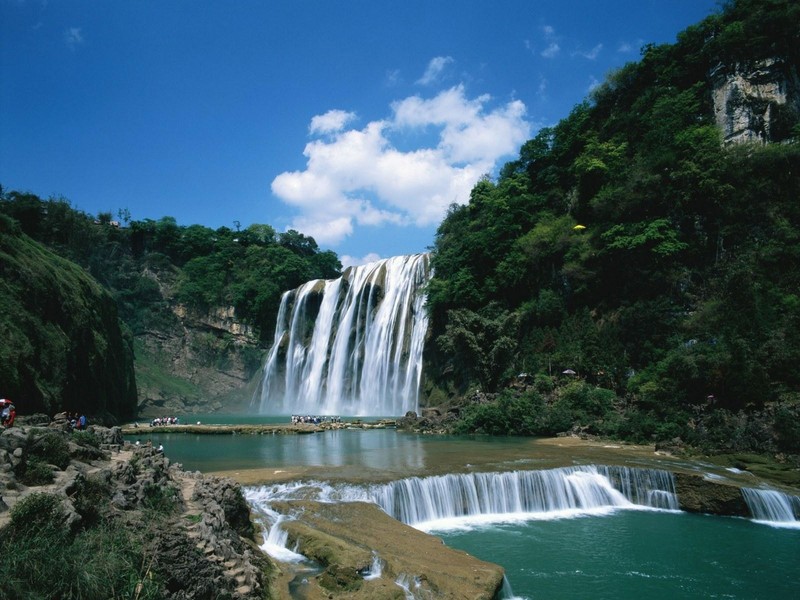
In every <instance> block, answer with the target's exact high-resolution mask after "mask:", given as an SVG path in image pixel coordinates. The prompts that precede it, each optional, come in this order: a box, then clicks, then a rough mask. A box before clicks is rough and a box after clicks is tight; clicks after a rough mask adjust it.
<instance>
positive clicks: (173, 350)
mask: <svg viewBox="0 0 800 600" xmlns="http://www.w3.org/2000/svg"><path fill="white" fill-rule="evenodd" d="M172 314H173V317H174V319H175V326H174V327H172V328H168V329H158V330H150V331H147V332H145V333H143V334H140V335H138V336H137V337H136V359H137V360H136V373H137V382H138V385H139V414H140V415H141V416H159V415H178V416H180V415H184V414H187V413H204V412H212V411H217V410H222V411H231V412H233V411H236V410H238V409H241V408H244V407H246V406H247V405H248V404H249V402H250V399H251V398H252V396H253V392H254V388H255V387H256V386H257V383H258V379H259V377H258V372H259V370H260V366H261V360H262V353H263V350H262V349H261V348H260V346H259V343H258V338H257V337H256V336H255V335H254V334H253V332H252V330H251V328H250V327H248V326H247V325H244V324H242V323H241V322H240V321H239V320H238V319H237V318H236V313H235V311H234V309H233V308H232V307H220V308H216V309H212V310H211V311H209V312H208V313H204V314H199V313H196V312H193V311H190V310H187V309H186V307H184V306H183V305H175V306H174V307H173V308H172Z"/></svg>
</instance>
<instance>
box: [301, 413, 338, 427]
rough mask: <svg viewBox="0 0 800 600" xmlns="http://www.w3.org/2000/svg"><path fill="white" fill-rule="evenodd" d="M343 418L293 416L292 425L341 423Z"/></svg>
mask: <svg viewBox="0 0 800 600" xmlns="http://www.w3.org/2000/svg"><path fill="white" fill-rule="evenodd" d="M341 422H342V418H341V417H320V416H316V415H292V425H298V424H299V423H311V424H312V425H319V424H320V423H341Z"/></svg>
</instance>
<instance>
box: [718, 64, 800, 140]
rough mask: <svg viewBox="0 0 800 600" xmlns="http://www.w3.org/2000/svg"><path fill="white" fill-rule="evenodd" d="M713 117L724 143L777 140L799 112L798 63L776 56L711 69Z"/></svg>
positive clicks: (785, 131)
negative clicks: (791, 62) (788, 61)
mask: <svg viewBox="0 0 800 600" xmlns="http://www.w3.org/2000/svg"><path fill="white" fill-rule="evenodd" d="M710 75H711V80H712V84H713V91H712V95H713V101H714V117H715V119H716V122H717V125H718V126H719V128H720V129H721V130H722V132H723V136H724V143H725V144H740V143H744V142H762V143H766V142H777V141H781V140H783V139H784V138H785V137H787V135H788V130H787V129H788V124H790V123H791V122H792V121H793V119H792V116H794V117H796V116H797V115H798V114H800V77H798V71H797V66H796V65H793V64H789V63H787V62H786V61H784V60H782V59H779V58H767V59H764V60H759V61H754V62H752V63H748V64H745V63H737V64H734V65H731V66H728V65H722V64H720V65H718V66H717V67H715V68H714V69H713V70H712V72H711V74H710Z"/></svg>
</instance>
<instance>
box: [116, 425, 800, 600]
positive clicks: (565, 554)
mask: <svg viewBox="0 0 800 600" xmlns="http://www.w3.org/2000/svg"><path fill="white" fill-rule="evenodd" d="M204 422H207V421H204ZM221 422H222V421H221ZM227 422H230V421H227ZM129 439H133V438H129ZM138 439H139V440H140V441H141V443H147V442H148V441H149V442H151V443H153V444H155V445H158V444H163V446H164V449H165V453H166V455H167V456H168V457H169V458H170V459H171V460H172V461H173V462H178V463H181V464H182V465H183V466H184V468H186V469H188V470H199V471H203V472H215V473H223V474H227V475H232V476H234V477H236V478H237V479H238V480H239V481H242V482H243V483H245V484H254V485H255V484H256V483H264V482H270V481H278V480H283V481H286V480H291V479H303V480H306V481H308V480H314V481H329V482H334V484H336V483H337V482H338V483H339V484H342V485H345V484H346V485H352V484H357V485H358V484H366V483H367V482H391V481H397V480H401V479H403V478H409V477H412V478H424V477H428V476H436V475H444V474H447V473H482V472H509V471H531V470H545V469H554V468H556V467H568V468H569V467H572V466H578V465H612V464H621V465H627V466H632V467H639V468H643V469H670V470H675V469H681V470H689V471H699V472H704V471H711V470H712V467H711V466H710V465H703V464H699V463H687V462H683V461H676V460H674V459H668V458H666V457H659V456H655V455H654V454H653V452H652V450H651V449H646V448H641V447H634V446H615V445H608V444H587V443H584V442H579V441H576V440H571V439H561V440H537V439H531V438H481V437H443V436H421V435H414V434H406V433H398V432H396V431H394V430H340V431H330V432H324V433H317V434H312V435H260V436H259V435H257V436H251V435H191V434H159V433H158V432H157V428H142V432H141V435H140V436H138ZM727 475H728V473H726V472H724V471H722V472H719V471H717V472H715V473H714V474H713V476H715V477H726V476H727ZM739 477H742V476H739ZM745 477H746V476H745ZM752 485H753V486H756V485H758V484H757V482H755V481H753V483H752ZM487 521H488V522H487ZM425 529H427V530H431V531H432V532H433V533H434V534H435V535H437V536H439V537H441V538H442V539H443V540H444V541H445V542H446V543H447V544H448V545H450V546H452V547H454V548H459V549H463V550H465V551H467V552H469V553H470V554H473V555H474V556H477V557H478V558H481V559H484V560H488V561H491V562H494V563H497V564H500V565H502V566H503V567H504V568H505V569H506V573H507V578H508V582H509V584H510V587H511V589H512V590H513V593H514V595H515V596H516V597H520V598H742V599H744V598H791V597H796V593H797V585H798V582H800V529H797V528H791V527H773V526H769V525H765V524H760V523H755V522H753V521H751V520H748V519H739V518H723V517H710V516H701V515H690V514H686V513H680V512H675V511H663V510H641V509H626V508H614V509H612V510H607V511H602V514H598V513H597V512H596V511H595V512H592V511H584V512H582V511H571V512H562V513H553V514H538V515H524V516H522V517H521V518H519V517H518V516H517V518H514V519H488V520H487V519H485V518H483V519H482V518H478V519H462V520H459V521H457V522H455V523H454V522H452V521H443V522H442V523H440V524H436V523H432V524H431V523H428V524H426V526H425Z"/></svg>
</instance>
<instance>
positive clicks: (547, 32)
mask: <svg viewBox="0 0 800 600" xmlns="http://www.w3.org/2000/svg"><path fill="white" fill-rule="evenodd" d="M542 33H544V39H545V42H546V43H547V47H546V48H545V49H544V50H542V51H541V52H540V53H539V54H540V55H541V56H543V57H544V58H555V57H556V56H558V53H559V52H561V46H559V45H558V37H557V36H556V30H555V29H553V27H552V26H551V25H545V26H544V27H542Z"/></svg>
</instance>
